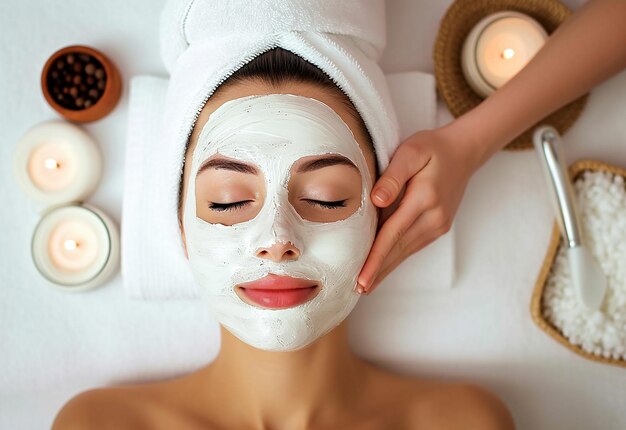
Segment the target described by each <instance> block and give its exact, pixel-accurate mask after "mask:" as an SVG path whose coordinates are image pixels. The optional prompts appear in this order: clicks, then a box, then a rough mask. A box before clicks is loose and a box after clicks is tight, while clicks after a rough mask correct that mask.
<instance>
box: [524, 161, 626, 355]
mask: <svg viewBox="0 0 626 430" xmlns="http://www.w3.org/2000/svg"><path fill="white" fill-rule="evenodd" d="M568 170H569V176H570V178H571V180H572V182H575V181H576V180H577V179H579V178H580V177H581V176H582V175H583V173H584V172H585V171H593V172H598V171H602V172H609V173H612V174H614V175H619V176H623V177H624V178H625V179H626V169H623V168H621V167H618V166H613V165H610V164H606V163H603V162H601V161H596V160H579V161H577V162H576V163H574V164H572V165H571V166H570V167H569V169H568ZM561 246H564V241H563V240H561V231H560V230H559V225H558V224H557V223H556V221H555V222H554V226H553V228H552V238H551V239H550V244H549V245H548V251H547V253H546V257H545V259H544V262H543V265H542V266H541V270H540V272H539V277H538V278H537V282H536V284H535V289H534V290H533V295H532V299H531V303H530V314H531V316H532V319H533V321H534V322H535V323H536V324H537V325H538V326H539V328H541V329H542V330H543V331H545V332H546V333H548V335H550V336H552V337H553V338H554V339H556V341H557V342H559V343H560V344H562V345H564V346H565V347H566V348H568V349H569V350H571V351H574V352H575V353H576V354H579V355H581V356H583V357H585V358H588V359H589V360H593V361H597V362H600V363H607V364H613V365H616V366H622V367H626V361H625V360H623V359H614V358H605V357H604V356H601V355H596V354H592V353H590V352H587V351H585V350H584V349H583V348H581V347H580V346H578V345H574V344H572V343H570V341H569V340H568V339H567V338H566V337H565V336H564V335H563V333H561V331H560V329H559V328H558V327H555V326H554V325H552V323H550V322H549V321H548V320H547V319H546V318H544V316H543V293H544V289H545V286H546V283H547V280H548V277H549V275H550V272H551V269H552V265H553V264H554V262H555V260H556V256H557V254H558V252H559V249H560V247H561Z"/></svg>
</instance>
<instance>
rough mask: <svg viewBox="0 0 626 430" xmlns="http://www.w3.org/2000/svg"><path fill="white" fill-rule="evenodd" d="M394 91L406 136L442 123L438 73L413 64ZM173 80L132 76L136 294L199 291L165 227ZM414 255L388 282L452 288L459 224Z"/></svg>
mask: <svg viewBox="0 0 626 430" xmlns="http://www.w3.org/2000/svg"><path fill="white" fill-rule="evenodd" d="M386 80H387V82H388V86H389V90H390V94H391V99H392V101H393V104H394V106H395V109H396V110H397V112H398V113H399V116H398V117H399V120H400V123H399V130H400V136H401V138H402V139H405V138H406V137H408V136H410V135H411V134H413V133H415V132H416V131H418V130H420V129H428V128H433V127H436V126H437V104H436V90H435V80H434V76H433V75H431V74H429V73H421V72H406V73H394V74H389V75H387V76H386ZM167 86H168V80H167V78H162V77H156V76H147V75H145V76H135V77H133V78H132V79H131V81H130V108H129V123H128V139H127V143H126V145H127V148H126V166H125V174H124V178H125V179H124V181H125V183H124V201H123V210H122V223H121V226H122V227H121V232H122V278H123V281H124V287H125V291H126V294H127V295H128V296H129V297H130V298H133V299H152V300H158V299H183V298H197V297H198V295H197V290H196V286H195V283H194V281H193V277H192V275H191V272H190V270H189V264H188V262H187V260H186V259H184V256H183V258H182V259H181V258H179V256H178V249H177V248H176V247H175V246H171V245H169V246H168V242H166V240H167V238H166V237H165V235H164V229H163V224H164V223H165V221H164V219H165V214H164V213H163V212H162V206H161V205H160V204H159V202H158V201H157V200H155V198H154V197H155V196H157V195H159V194H161V193H163V187H164V185H163V180H162V179H163V178H162V176H161V175H160V170H161V168H160V166H159V165H158V164H157V162H158V160H159V159H158V158H157V159H155V157H154V156H153V154H154V153H155V152H157V151H158V148H159V145H160V144H161V143H160V142H159V133H160V127H159V125H160V124H161V121H163V120H164V118H163V110H164V109H163V107H164V103H165V98H166V92H167ZM455 225H456V223H453V225H452V228H451V229H450V231H449V232H448V233H446V234H445V235H443V236H441V237H440V238H439V239H437V240H436V241H435V242H433V243H432V244H430V245H428V246H427V247H426V248H424V249H423V250H421V251H420V252H418V253H416V254H414V255H412V256H411V257H409V258H408V259H407V260H406V261H404V262H403V263H402V264H401V265H400V266H399V267H398V268H397V269H396V270H395V271H394V272H392V273H391V274H390V275H389V276H388V277H387V278H386V279H385V281H383V283H382V284H381V289H380V290H381V291H383V290H385V288H384V285H386V284H390V285H392V286H393V291H397V289H398V288H402V289H408V290H423V289H446V288H450V287H451V285H452V282H453V277H454V265H455V249H454V248H455V246H454V237H455V236H454V230H455Z"/></svg>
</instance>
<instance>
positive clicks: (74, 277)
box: [31, 204, 120, 291]
mask: <svg viewBox="0 0 626 430" xmlns="http://www.w3.org/2000/svg"><path fill="white" fill-rule="evenodd" d="M119 242H120V241H119V230H118V228H117V226H116V224H115V223H114V222H113V221H112V220H111V218H109V217H108V216H107V215H106V214H105V213H103V212H102V211H100V210H98V209H97V208H95V207H93V206H91V205H85V204H83V205H68V206H57V207H54V208H52V209H49V210H48V211H47V212H46V213H44V215H43V216H42V218H41V220H40V221H39V224H37V227H36V228H35V232H34V234H33V240H32V243H31V246H32V249H31V251H32V258H33V262H34V263H35V267H36V268H37V270H38V271H39V273H41V275H42V276H43V277H44V278H45V279H47V280H48V281H50V282H51V283H52V284H54V285H55V286H57V287H59V288H61V289H63V290H65V291H84V290H88V289H92V288H95V287H97V286H99V285H102V283H103V282H104V281H106V280H107V279H109V277H110V276H111V275H113V274H114V273H115V272H116V270H117V267H118V262H119V256H120V243H119Z"/></svg>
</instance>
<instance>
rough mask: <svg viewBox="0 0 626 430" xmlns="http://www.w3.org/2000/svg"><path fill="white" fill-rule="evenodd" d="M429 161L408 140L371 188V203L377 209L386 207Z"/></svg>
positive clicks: (424, 154)
mask: <svg viewBox="0 0 626 430" xmlns="http://www.w3.org/2000/svg"><path fill="white" fill-rule="evenodd" d="M429 161H430V156H429V154H427V153H426V152H425V151H420V150H419V149H418V147H417V146H415V145H411V144H410V138H409V140H407V141H406V142H405V143H403V144H402V145H400V146H399V147H398V149H397V150H396V152H395V153H394V154H393V157H392V158H391V160H390V161H389V165H388V166H387V168H386V169H385V171H384V172H383V173H382V175H381V176H380V178H378V180H377V181H376V184H374V187H373V188H372V192H371V196H370V198H371V199H372V202H373V203H374V204H375V205H376V206H378V207H386V206H389V205H390V204H391V203H393V202H394V201H395V200H396V199H397V198H398V195H399V194H400V191H401V190H402V188H403V187H404V185H405V184H406V183H407V182H408V181H409V179H411V178H412V177H413V176H414V175H416V174H417V173H418V172H419V171H420V170H422V169H423V168H424V166H426V165H427V164H428V162H429Z"/></svg>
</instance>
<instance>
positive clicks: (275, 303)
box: [237, 273, 319, 309]
mask: <svg viewBox="0 0 626 430" xmlns="http://www.w3.org/2000/svg"><path fill="white" fill-rule="evenodd" d="M237 290H239V291H240V292H241V294H242V295H243V296H244V297H245V298H246V299H248V300H249V301H251V302H252V303H255V304H257V305H259V306H261V307H264V308H270V309H285V308H290V307H293V306H298V305H300V304H302V303H305V302H307V301H309V300H311V299H312V298H313V297H314V296H315V295H316V294H317V292H318V291H319V285H318V284H317V283H315V282H313V281H311V280H308V279H302V278H292V277H290V276H279V275H275V274H273V273H270V274H268V275H267V276H265V277H264V278H261V279H258V280H256V281H253V282H246V283H243V284H239V285H238V286H237ZM239 291H238V292H239Z"/></svg>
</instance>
